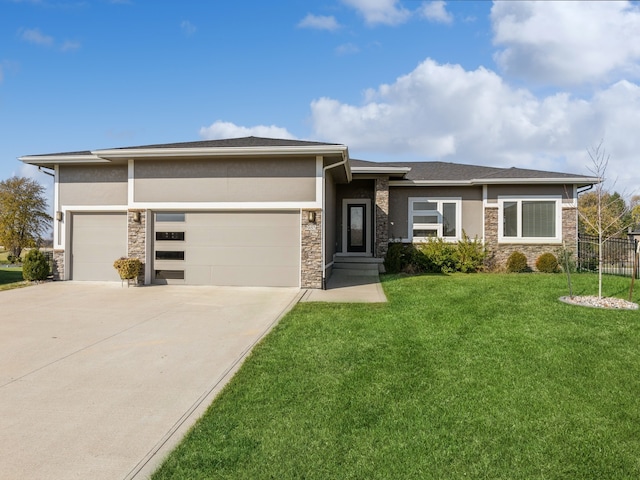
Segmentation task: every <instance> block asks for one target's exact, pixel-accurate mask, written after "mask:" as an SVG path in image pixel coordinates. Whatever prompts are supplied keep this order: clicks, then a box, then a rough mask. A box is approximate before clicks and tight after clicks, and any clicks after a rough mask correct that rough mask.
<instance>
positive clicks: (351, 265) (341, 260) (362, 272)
mask: <svg viewBox="0 0 640 480" xmlns="http://www.w3.org/2000/svg"><path fill="white" fill-rule="evenodd" d="M383 262H384V260H383V259H382V258H373V257H343V256H335V257H334V259H333V271H334V272H337V271H339V272H340V273H341V274H346V275H353V276H377V275H378V273H384V264H383Z"/></svg>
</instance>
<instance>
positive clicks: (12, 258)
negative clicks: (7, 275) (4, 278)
mask: <svg viewBox="0 0 640 480" xmlns="http://www.w3.org/2000/svg"><path fill="white" fill-rule="evenodd" d="M19 261H20V257H16V256H15V255H13V254H12V253H10V254H9V255H7V262H9V263H18V262H19Z"/></svg>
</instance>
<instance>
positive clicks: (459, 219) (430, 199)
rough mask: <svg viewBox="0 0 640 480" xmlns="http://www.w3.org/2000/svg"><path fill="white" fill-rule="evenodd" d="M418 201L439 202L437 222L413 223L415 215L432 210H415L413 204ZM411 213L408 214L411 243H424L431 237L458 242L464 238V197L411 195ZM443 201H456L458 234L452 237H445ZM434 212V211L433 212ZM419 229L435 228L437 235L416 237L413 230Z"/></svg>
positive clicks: (408, 236)
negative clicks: (443, 229)
mask: <svg viewBox="0 0 640 480" xmlns="http://www.w3.org/2000/svg"><path fill="white" fill-rule="evenodd" d="M418 202H430V203H437V204H438V205H437V207H436V210H435V211H436V213H437V216H438V220H439V221H438V222H437V223H416V224H414V223H413V217H414V215H416V216H417V215H425V214H428V213H427V212H431V210H415V209H414V208H413V205H414V204H415V203H418ZM408 203H409V205H408V208H409V213H408V216H407V227H408V232H407V233H408V235H407V238H408V239H409V242H411V243H424V242H428V241H429V238H439V239H442V240H444V241H445V242H457V241H459V240H461V239H462V197H409V202H408ZM443 203H454V204H455V205H456V235H455V236H452V237H444V236H443V235H442V234H443V231H442V228H443V225H442V210H443V207H442V204H443ZM431 214H433V213H431ZM417 229H425V230H427V229H428V230H433V229H435V230H436V232H437V235H436V236H435V237H414V236H413V231H414V230H417Z"/></svg>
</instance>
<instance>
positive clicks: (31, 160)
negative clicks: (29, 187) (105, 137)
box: [18, 155, 111, 167]
mask: <svg viewBox="0 0 640 480" xmlns="http://www.w3.org/2000/svg"><path fill="white" fill-rule="evenodd" d="M18 160H20V161H21V162H23V163H27V164H29V165H36V166H38V167H51V166H52V165H58V164H60V163H64V164H87V163H111V162H110V161H109V160H108V159H105V158H100V157H98V156H96V155H25V156H23V157H18Z"/></svg>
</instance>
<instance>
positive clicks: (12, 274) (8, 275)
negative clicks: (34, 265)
mask: <svg viewBox="0 0 640 480" xmlns="http://www.w3.org/2000/svg"><path fill="white" fill-rule="evenodd" d="M26 284H27V283H26V282H25V281H24V280H23V279H22V267H6V268H0V291H1V290H10V289H12V288H18V287H20V286H25V285H26Z"/></svg>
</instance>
